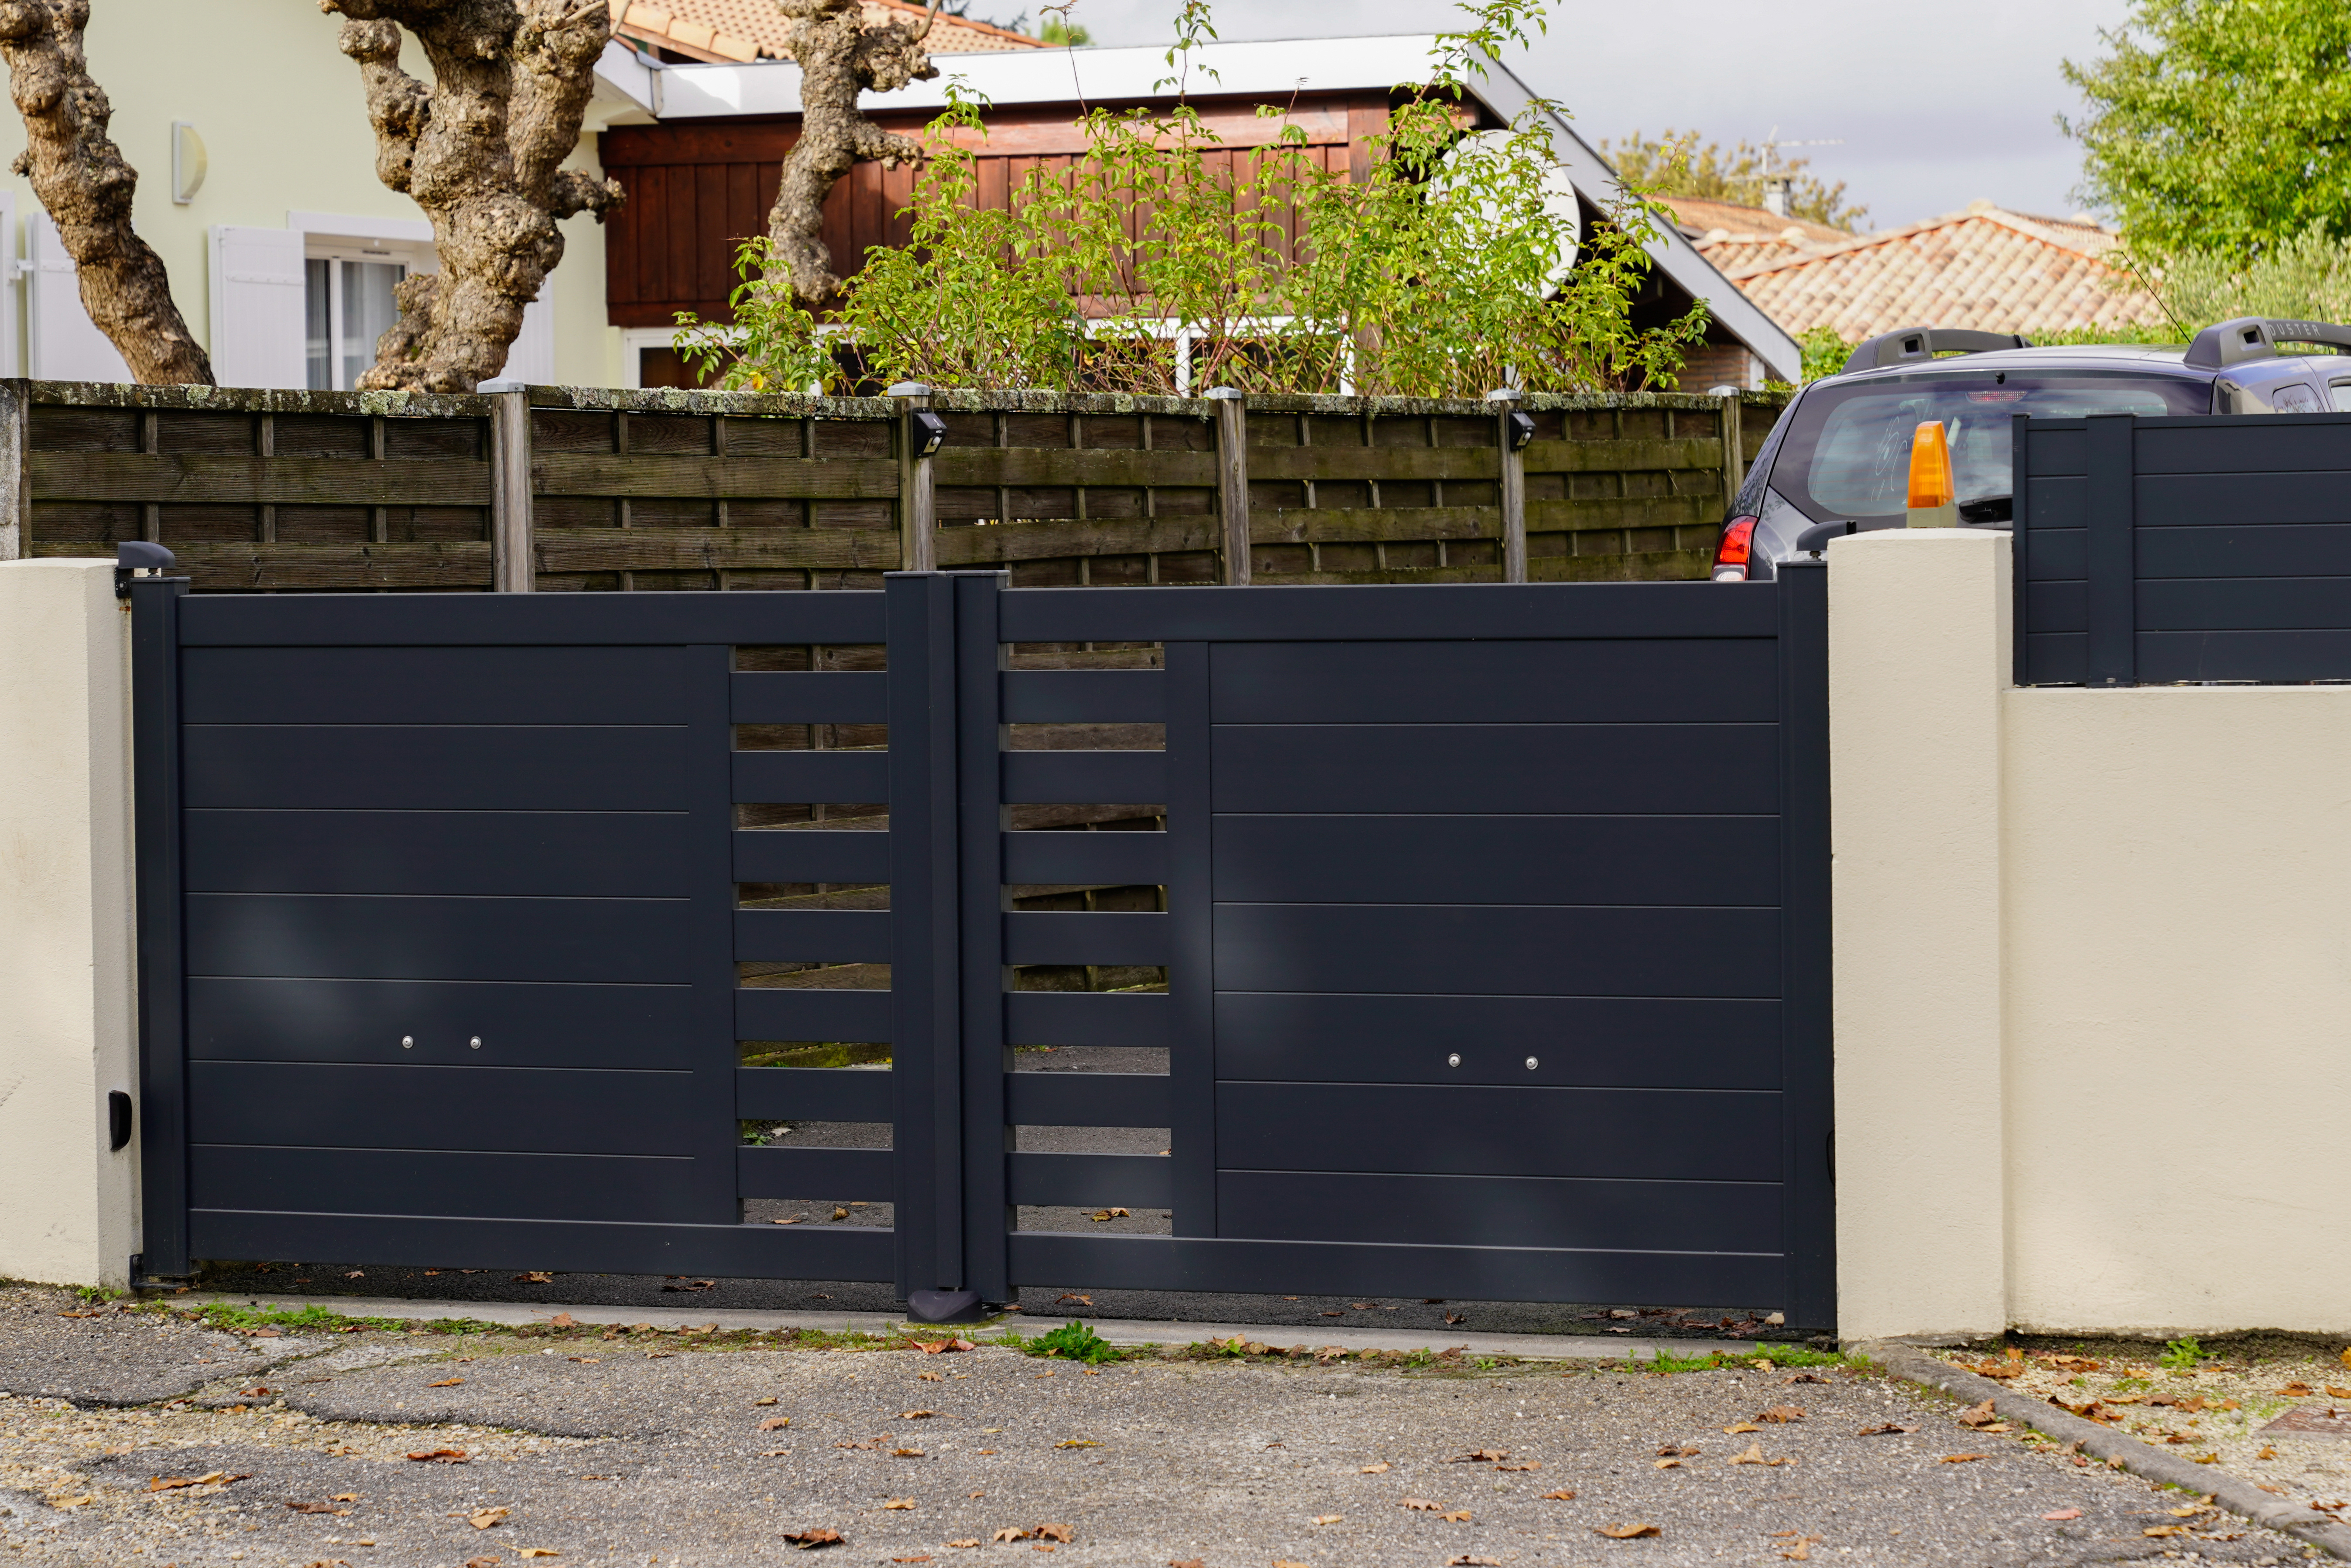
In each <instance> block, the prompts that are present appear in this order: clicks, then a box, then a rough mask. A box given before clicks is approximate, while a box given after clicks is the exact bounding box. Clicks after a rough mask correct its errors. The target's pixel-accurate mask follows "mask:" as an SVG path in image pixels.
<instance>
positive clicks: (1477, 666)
mask: <svg viewBox="0 0 2351 1568" xmlns="http://www.w3.org/2000/svg"><path fill="white" fill-rule="evenodd" d="M1721 586H1728V585H1721ZM1214 670H1215V673H1214V674H1213V675H1212V677H1211V679H1210V683H1209V701H1210V704H1211V711H1212V712H1213V714H1214V715H1215V717H1216V722H1217V723H1218V724H1413V723H1423V724H1447V725H1453V724H1513V725H1518V724H1606V723H1616V724H1669V723H1671V724H1723V723H1766V724H1768V723H1771V722H1772V721H1774V720H1776V719H1777V718H1778V717H1779V712H1780V697H1779V688H1778V685H1777V682H1778V679H1779V659H1778V651H1777V648H1776V645H1775V644H1774V643H1773V642H1772V640H1771V638H1769V637H1750V638H1687V639H1679V640H1674V639H1654V640H1651V639H1635V638H1589V639H1582V640H1574V639H1559V638H1556V637H1554V638H1553V639H1552V640H1548V641H1541V642H1537V641H1532V640H1519V641H1504V640H1480V641H1477V642H1450V643H1394V642H1386V641H1380V642H1361V643H1235V644H1228V645H1226V646H1223V647H1220V648H1218V649H1217V657H1216V663H1215V666H1214Z"/></svg>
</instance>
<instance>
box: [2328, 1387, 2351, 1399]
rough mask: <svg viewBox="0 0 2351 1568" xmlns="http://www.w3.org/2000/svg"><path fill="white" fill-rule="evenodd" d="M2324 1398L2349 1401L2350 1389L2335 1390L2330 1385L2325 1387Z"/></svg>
mask: <svg viewBox="0 0 2351 1568" xmlns="http://www.w3.org/2000/svg"><path fill="white" fill-rule="evenodd" d="M2326 1396H2327V1397H2328V1398H2329V1399H2351V1388H2337V1387H2336V1386H2335V1385H2334V1384H2332V1383H2330V1384H2328V1385H2326Z"/></svg>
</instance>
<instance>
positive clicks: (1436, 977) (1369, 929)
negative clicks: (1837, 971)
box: [1015, 904, 1781, 998]
mask: <svg viewBox="0 0 2351 1568" xmlns="http://www.w3.org/2000/svg"><path fill="white" fill-rule="evenodd" d="M1015 918H1019V917H1018V916H1016V917H1015ZM1028 918H1030V919H1050V918H1061V919H1065V920H1066V919H1075V918H1080V917H1079V916H1074V915H1061V916H1058V917H1056V916H1049V915H1032V916H1029V917H1028ZM1093 918H1096V919H1113V918H1125V919H1138V918H1144V917H1142V916H1136V915H1126V916H1110V915H1097V916H1094V917H1093ZM1780 929H1781V922H1780V915H1779V912H1778V911H1777V910H1771V909H1706V908H1687V907H1681V908H1666V909H1654V908H1642V907H1628V906H1625V905H1605V904H1603V905H1583V906H1573V907H1565V908H1561V907H1546V906H1541V905H1517V906H1512V905H1507V904H1501V905H1486V904H1218V905H1217V922H1216V932H1215V937H1214V941H1215V946H1216V966H1217V988H1218V989H1219V990H1228V991H1363V992H1379V991H1395V992H1402V993H1405V994H1407V995H1432V994H1449V993H1457V992H1468V993H1472V994H1476V993H1486V994H1490V995H1499V996H1510V995H1521V996H1588V997H1756V998H1767V997H1775V996H1777V995H1779V992H1780V983H1781V974H1780ZM1405 955H1409V959H1408V961H1405V960H1404V956H1405ZM1035 961H1036V962H1052V961H1053V960H1050V959H1038V960H1035ZM1080 961H1081V960H1077V959H1064V960H1061V962H1067V963H1076V962H1080ZM1084 961H1086V962H1092V961H1093V960H1084Z"/></svg>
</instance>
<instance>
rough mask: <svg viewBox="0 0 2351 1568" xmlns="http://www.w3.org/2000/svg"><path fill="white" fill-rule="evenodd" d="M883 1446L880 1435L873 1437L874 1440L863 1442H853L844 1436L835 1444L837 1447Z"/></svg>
mask: <svg viewBox="0 0 2351 1568" xmlns="http://www.w3.org/2000/svg"><path fill="white" fill-rule="evenodd" d="M881 1446H882V1439H881V1438H879V1437H875V1438H872V1440H870V1441H868V1442H863V1443H852V1442H850V1441H848V1440H847V1439H845V1438H844V1439H843V1440H842V1441H841V1442H838V1443H835V1444H834V1445H833V1447H834V1448H880V1447H881Z"/></svg>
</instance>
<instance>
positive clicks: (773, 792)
mask: <svg viewBox="0 0 2351 1568" xmlns="http://www.w3.org/2000/svg"><path fill="white" fill-rule="evenodd" d="M889 798H890V754H889V753H888V752H886V751H738V752H737V753H736V754H735V799H736V800H737V802H739V803H742V804H745V805H758V804H780V805H797V804H799V803H801V802H804V801H806V802H815V803H820V804H848V803H852V802H855V803H873V802H879V801H883V800H889Z"/></svg>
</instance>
